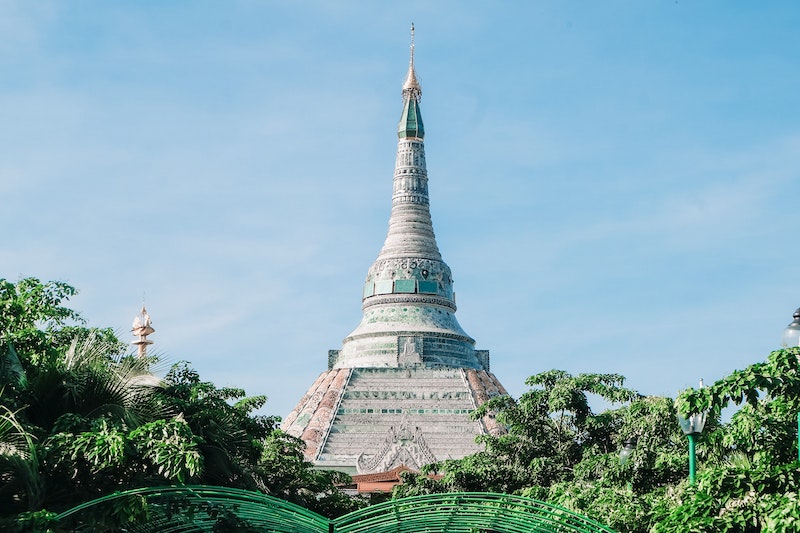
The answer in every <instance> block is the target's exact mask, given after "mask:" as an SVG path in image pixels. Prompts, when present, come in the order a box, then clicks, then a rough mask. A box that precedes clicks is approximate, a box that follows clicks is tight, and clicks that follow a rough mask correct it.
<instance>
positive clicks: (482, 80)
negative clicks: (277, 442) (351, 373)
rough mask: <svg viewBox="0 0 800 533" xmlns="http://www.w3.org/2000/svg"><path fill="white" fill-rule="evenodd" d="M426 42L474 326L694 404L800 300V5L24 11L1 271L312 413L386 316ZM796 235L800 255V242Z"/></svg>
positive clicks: (445, 222) (466, 320) (9, 113)
mask: <svg viewBox="0 0 800 533" xmlns="http://www.w3.org/2000/svg"><path fill="white" fill-rule="evenodd" d="M412 21H413V22H414V23H415V24H416V28H417V39H416V44H417V47H416V64H417V73H418V75H419V78H420V81H421V83H422V87H423V98H422V103H421V106H422V113H423V117H424V119H425V127H426V139H425V144H426V150H427V159H428V172H429V178H430V195H431V211H432V215H433V221H434V228H435V230H436V234H437V239H438V242H439V247H440V249H441V251H442V254H443V256H444V259H445V261H446V262H447V263H448V264H449V265H450V267H451V269H452V271H453V277H454V279H455V288H456V291H457V294H458V304H459V310H458V315H457V316H458V318H459V321H460V323H461V325H462V326H463V327H464V329H465V330H466V331H467V333H469V334H470V335H471V336H473V337H474V338H475V339H476V340H477V347H478V348H481V349H489V350H490V351H491V357H492V369H493V371H494V372H495V374H496V375H497V376H498V377H499V378H500V380H501V381H502V382H503V383H504V384H505V386H506V387H507V388H508V389H509V390H510V391H511V392H512V393H513V394H514V395H518V394H520V393H521V392H522V391H524V390H525V386H524V383H523V382H524V378H525V377H527V376H530V375H532V374H535V373H537V372H540V371H544V370H547V369H550V368H562V369H565V370H568V371H571V372H618V373H621V374H623V375H625V376H626V377H627V378H628V380H627V384H628V385H629V386H630V387H632V388H635V389H638V390H640V391H641V392H643V393H647V394H660V395H669V396H674V395H675V394H676V393H677V392H678V391H679V390H681V389H683V388H686V387H687V386H691V385H694V384H695V383H696V382H697V379H698V378H700V377H703V378H705V379H706V381H713V380H715V379H717V378H719V377H721V376H723V375H725V374H727V373H728V372H730V371H731V370H733V369H735V368H741V367H743V366H746V365H748V364H750V363H753V362H756V361H759V360H762V359H764V358H765V357H766V355H767V354H768V353H769V352H770V351H771V350H773V349H775V348H777V347H778V343H779V340H780V335H781V333H782V330H783V328H784V327H785V326H786V324H788V322H789V321H790V320H791V314H792V312H793V311H794V309H795V308H796V307H797V306H800V286H798V283H797V281H798V277H800V272H798V265H800V243H799V242H798V239H797V237H796V232H795V228H796V226H797V223H796V213H797V210H798V200H799V199H800V180H798V173H800V170H798V169H800V106H798V96H797V95H798V94H800V68H799V67H800V43H799V42H798V40H800V38H799V36H800V34H799V33H798V32H797V28H798V27H800V7H798V5H797V3H795V2H788V1H787V2H758V3H756V2H730V1H702V2H698V1H694V2H692V1H686V0H680V1H674V0H672V1H657V0H654V1H650V2H641V1H633V0H631V1H602V2H600V1H598V2H578V1H540V2H533V1H530V2H491V3H489V2H477V1H463V2H462V1H458V2H456V1H450V2H447V1H442V2H413V1H410V2H391V3H389V2H372V1H363V2H336V3H334V2H256V1H226V2H221V1H220V2H212V1H205V2H204V1H197V2H189V1H174V2H103V1H99V0H98V1H89V0H86V1H80V2H47V1H36V2H28V1H9V0H0V124H2V126H0V228H2V238H0V277H6V278H10V279H18V278H19V277H22V276H36V277H39V278H41V279H44V280H50V279H58V280H63V281H66V282H69V283H71V284H72V285H74V286H76V287H77V288H78V289H79V290H80V294H79V295H78V296H76V297H75V298H74V299H73V300H72V304H73V306H74V307H75V308H76V309H78V310H80V311H81V312H82V313H83V315H84V316H85V317H86V318H87V320H88V321H89V323H90V324H91V325H97V326H111V327H114V328H116V329H117V330H118V331H119V332H120V333H121V335H122V336H123V337H124V338H127V336H128V330H129V329H130V324H131V322H132V320H133V317H134V315H135V314H136V313H137V311H138V309H139V306H140V305H141V302H142V295H143V294H145V298H146V304H147V307H148V310H149V311H150V314H151V316H152V318H153V325H154V327H155V328H156V333H155V334H154V335H153V336H152V339H153V340H154V341H155V342H156V344H155V348H156V350H157V351H158V352H159V353H161V354H163V355H164V356H166V357H168V358H170V359H172V360H175V361H177V360H181V359H186V360H189V361H191V362H192V363H193V365H194V366H195V367H196V368H197V369H198V370H200V372H201V374H202V375H203V376H204V377H205V378H206V379H209V380H212V381H214V382H215V383H217V384H218V385H237V386H241V387H244V388H246V390H247V391H248V392H249V393H251V394H266V395H267V396H269V398H270V400H269V403H268V405H267V408H266V411H267V412H269V413H274V414H278V415H286V414H287V413H288V412H289V411H290V410H291V408H292V407H293V405H294V404H295V403H296V402H297V401H298V400H299V399H300V398H301V397H302V395H303V393H304V392H305V391H306V389H307V388H308V387H309V386H310V385H311V383H312V382H313V380H314V379H315V378H316V376H317V375H318V374H319V373H320V372H322V371H324V370H325V369H326V363H327V351H328V350H329V349H335V348H339V347H340V346H341V341H342V339H343V338H344V337H345V336H346V335H347V334H348V333H349V332H350V331H352V330H353V329H354V328H355V326H356V325H357V324H358V322H359V320H360V317H361V308H360V295H361V286H362V283H363V280H364V277H365V275H366V272H367V269H368V268H369V266H370V265H371V263H372V262H373V260H374V259H375V257H376V256H377V254H378V251H379V250H380V247H381V245H382V243H383V239H384V237H385V234H386V228H387V221H388V217H389V210H390V197H391V181H392V171H393V167H394V153H395V148H396V136H395V128H396V124H397V120H398V118H399V115H400V111H401V106H402V102H401V95H400V87H401V84H402V82H403V79H404V76H405V72H406V67H407V64H408V63H407V62H408V39H409V32H408V30H409V26H410V23H411V22H412ZM793 235H795V236H793Z"/></svg>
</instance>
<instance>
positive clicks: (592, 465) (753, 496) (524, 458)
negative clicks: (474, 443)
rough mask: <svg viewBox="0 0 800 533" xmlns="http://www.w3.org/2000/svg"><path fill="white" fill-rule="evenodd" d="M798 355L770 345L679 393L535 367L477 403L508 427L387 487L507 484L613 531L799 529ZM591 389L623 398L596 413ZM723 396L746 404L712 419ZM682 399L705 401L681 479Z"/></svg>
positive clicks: (416, 490)
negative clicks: (520, 383) (759, 357)
mask: <svg viewBox="0 0 800 533" xmlns="http://www.w3.org/2000/svg"><path fill="white" fill-rule="evenodd" d="M798 355H800V349H790V350H779V351H777V352H773V353H772V354H770V356H769V358H768V359H767V361H766V362H764V363H757V364H755V365H752V366H750V367H748V368H746V369H744V370H740V371H736V372H733V373H732V374H731V375H730V376H726V377H725V378H723V379H721V380H720V381H718V382H717V383H715V384H713V385H712V386H711V387H708V388H706V389H702V390H689V391H686V392H684V393H683V394H681V396H680V398H679V400H678V401H677V402H673V401H672V400H671V399H669V398H663V397H643V396H639V395H638V394H637V393H635V392H634V391H630V390H628V389H625V388H623V387H622V378H621V377H620V376H614V375H603V374H600V375H595V374H587V375H579V376H571V375H569V374H567V373H565V372H563V371H558V370H553V371H549V372H544V373H541V374H538V375H536V376H533V377H531V378H530V379H529V380H528V381H527V384H528V385H529V386H531V390H530V391H528V392H526V393H525V394H523V395H522V396H521V397H520V398H519V400H514V399H512V398H509V397H501V398H494V399H492V400H490V401H489V402H487V403H486V404H484V405H483V406H481V408H480V409H478V410H477V411H476V413H475V416H476V417H481V416H484V415H486V414H488V413H494V414H495V416H496V418H497V420H498V421H500V422H501V423H502V424H504V425H505V426H506V427H507V428H508V432H507V433H506V434H505V435H501V436H484V437H482V438H481V439H480V440H481V441H482V442H483V443H484V444H485V450H484V451H482V452H479V453H477V454H474V455H472V456H469V457H466V458H464V459H460V460H456V461H444V462H442V463H439V464H436V465H431V466H430V467H429V471H431V472H433V471H436V472H438V473H440V474H441V476H442V477H441V479H440V480H433V479H430V478H428V477H425V476H411V475H406V478H405V480H406V485H405V486H401V487H398V488H396V490H395V492H394V496H395V497H400V496H408V495H415V494H425V493H433V492H444V491H451V490H474V491H484V490H488V491H504V492H514V493H518V494H521V495H524V496H527V497H531V498H535V499H539V500H544V501H549V502H551V503H554V504H556V505H560V506H562V507H565V508H567V509H570V510H573V511H576V512H579V513H582V514H585V515H588V516H590V517H592V518H594V519H595V520H598V521H600V522H603V523H605V524H607V525H609V526H610V527H612V528H614V529H615V530H618V531H621V532H637V533H638V532H641V533H645V532H649V531H652V532H654V533H673V532H674V533H677V532H687V531H696V532H709V531H735V532H736V531H740V532H751V531H753V532H755V531H772V532H784V531H786V532H788V531H796V530H797V529H798V527H797V526H798V524H800V506H799V505H798V496H797V494H798V489H797V487H798V482H800V470H798V466H800V465H798V463H797V462H796V454H797V448H796V439H797V425H796V424H797V413H798V407H800V402H799V401H798V398H800V381H798V371H797V370H798V362H797V358H798ZM589 395H597V396H600V397H601V398H603V399H605V400H607V401H610V402H612V403H613V402H617V403H621V405H619V406H617V407H612V408H611V409H608V410H606V411H604V412H602V413H599V414H595V413H593V412H592V411H591V409H590V408H589ZM729 403H736V404H742V407H741V408H740V409H739V411H737V412H736V413H735V414H733V416H732V417H731V420H730V421H729V422H728V423H724V424H723V423H720V421H719V412H720V411H721V410H722V408H724V407H725V406H727V405H728V404H729ZM678 409H680V412H682V413H683V414H684V415H688V414H689V413H692V412H698V411H701V410H704V409H710V410H711V413H710V416H709V420H708V422H707V424H706V430H705V432H704V433H703V434H702V435H701V436H700V439H699V443H698V446H697V454H698V462H699V464H700V469H699V475H698V481H697V484H696V485H695V486H690V485H689V483H688V482H687V480H686V476H687V443H686V438H685V437H684V436H683V434H682V432H681V431H680V429H679V427H678V424H677V423H676V415H677V413H678ZM628 440H631V441H633V442H635V446H634V448H633V450H632V452H631V453H630V455H629V456H628V457H627V460H626V461H624V462H623V461H621V460H620V455H619V452H620V450H621V448H622V444H623V443H624V442H625V441H628Z"/></svg>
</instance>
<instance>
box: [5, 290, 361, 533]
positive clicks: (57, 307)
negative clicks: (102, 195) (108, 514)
mask: <svg viewBox="0 0 800 533" xmlns="http://www.w3.org/2000/svg"><path fill="white" fill-rule="evenodd" d="M76 292H77V291H76V290H75V289H74V288H73V287H71V286H69V285H67V284H65V283H60V282H47V283H42V282H41V281H39V280H37V279H35V278H25V279H22V280H20V281H18V282H16V283H12V282H9V281H7V280H0V526H2V528H3V529H4V530H10V531H13V530H14V529H18V530H25V529H26V528H27V529H31V530H37V529H38V528H41V527H45V526H43V524H46V523H47V520H48V518H51V517H52V516H53V514H54V513H56V512H60V511H64V510H66V509H69V508H71V507H73V506H75V505H77V504H79V503H83V502H86V501H89V500H92V499H94V498H97V497H99V496H103V495H107V494H110V493H112V492H114V491H120V490H126V489H130V488H138V487H144V486H158V485H170V484H175V483H195V484H209V485H219V486H226V487H236V488H244V489H249V490H258V491H261V492H265V493H267V494H271V495H273V496H277V497H280V498H284V499H288V500H290V501H293V502H296V503H300V504H301V505H304V506H305V507H307V508H309V509H311V510H314V511H317V512H320V513H322V514H326V515H328V516H335V515H337V514H342V513H345V512H348V511H350V510H353V509H354V508H356V507H357V506H358V505H359V504H360V502H359V501H358V500H353V499H351V498H348V497H346V496H344V495H343V494H341V493H340V492H339V491H338V490H337V489H336V487H335V482H340V481H344V479H343V478H344V477H346V476H343V475H342V474H339V473H333V472H323V471H317V470H313V469H312V468H311V464H310V463H308V462H307V461H305V460H304V457H303V453H302V442H301V441H299V440H297V439H295V438H293V437H290V436H289V435H286V434H284V433H282V432H281V431H280V430H279V429H278V427H277V424H278V422H279V419H278V418H277V417H274V416H264V415H260V414H258V410H259V409H260V408H261V407H262V406H263V405H264V403H265V402H266V397H264V396H247V395H246V393H245V391H244V390H241V389H237V388H229V387H224V388H218V387H217V386H215V385H214V384H213V383H211V382H208V381H204V380H202V379H201V377H200V375H199V374H198V373H197V372H196V371H195V370H194V369H192V368H191V366H190V365H189V364H188V363H186V362H180V363H177V364H174V365H172V367H171V368H170V369H169V371H168V372H166V374H165V375H164V376H163V377H159V375H158V374H159V367H160V366H163V364H162V363H161V362H160V361H159V360H158V358H157V357H150V356H148V357H144V358H139V357H136V356H134V355H132V354H129V353H127V349H128V347H127V345H125V344H124V343H122V342H121V341H120V340H119V339H117V337H116V336H115V334H114V332H113V331H111V330H110V329H102V328H90V327H86V326H85V325H84V324H85V322H84V320H83V319H82V317H81V316H80V315H79V314H78V313H77V312H75V311H73V310H71V309H70V308H69V307H67V306H66V305H65V304H66V302H67V300H68V299H69V298H70V297H71V296H73V295H75V294H76ZM109 527H111V526H109ZM111 529H113V528H111Z"/></svg>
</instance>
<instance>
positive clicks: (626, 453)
mask: <svg viewBox="0 0 800 533" xmlns="http://www.w3.org/2000/svg"><path fill="white" fill-rule="evenodd" d="M634 448H636V439H635V438H630V439H628V440H626V441H625V443H624V444H623V447H622V450H620V452H619V464H620V466H625V463H627V462H628V459H630V457H631V453H633V449H634ZM626 487H628V492H629V493H631V492H633V483H632V482H631V481H628V483H627V484H626Z"/></svg>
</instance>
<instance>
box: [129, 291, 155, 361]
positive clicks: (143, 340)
mask: <svg viewBox="0 0 800 533" xmlns="http://www.w3.org/2000/svg"><path fill="white" fill-rule="evenodd" d="M155 331H156V330H155V329H153V326H152V325H151V324H150V315H148V314H147V309H145V307H144V304H143V305H142V312H141V314H139V315H137V316H136V317H135V318H134V319H133V327H132V329H131V332H132V333H133V336H134V337H136V339H135V340H134V341H133V342H132V343H131V344H133V345H134V346H136V347H137V348H138V356H139V357H140V358H142V357H145V356H146V355H147V346H148V345H150V344H153V341H151V340H150V339H148V338H147V336H148V335H150V334H151V333H155Z"/></svg>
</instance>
